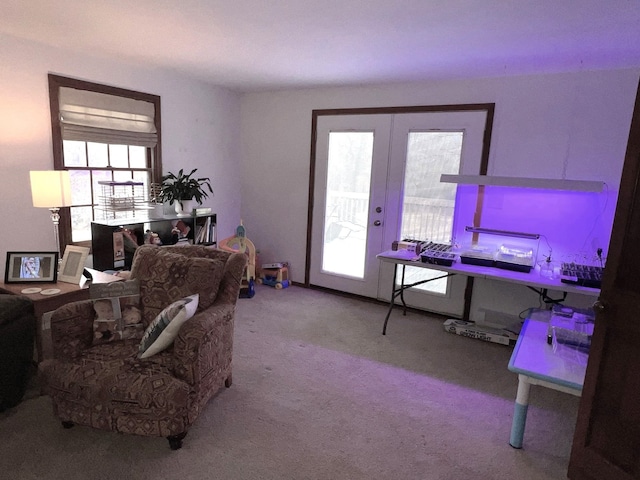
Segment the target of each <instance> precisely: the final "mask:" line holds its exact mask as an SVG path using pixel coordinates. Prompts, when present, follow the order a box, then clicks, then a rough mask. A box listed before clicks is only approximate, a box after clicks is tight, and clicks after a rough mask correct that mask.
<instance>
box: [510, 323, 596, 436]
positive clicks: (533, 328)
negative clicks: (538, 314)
mask: <svg viewBox="0 0 640 480" xmlns="http://www.w3.org/2000/svg"><path fill="white" fill-rule="evenodd" d="M543 315H547V316H548V317H547V318H545V319H542V318H536V319H534V318H527V319H526V320H525V322H524V325H523V326H522V330H521V331H520V335H519V336H518V342H517V343H516V346H515V348H514V349H513V353H512V354H511V360H510V361H509V367H508V368H509V370H510V371H512V372H514V373H517V374H518V391H517V393H516V401H515V406H514V411H513V422H512V425H511V437H510V439H509V444H510V445H511V446H512V447H513V448H522V443H523V439H524V428H525V424H526V421H527V409H528V407H529V390H530V386H531V385H539V386H541V387H546V388H551V389H553V390H558V391H560V392H564V393H569V394H571V395H576V396H578V397H579V396H581V395H582V384H583V382H584V375H585V371H586V366H584V365H579V364H576V363H573V362H570V361H569V360H567V359H565V358H563V357H562V356H561V355H558V354H556V353H554V352H553V347H552V346H551V345H549V344H548V343H547V333H548V328H549V317H550V312H549V311H545V312H543Z"/></svg>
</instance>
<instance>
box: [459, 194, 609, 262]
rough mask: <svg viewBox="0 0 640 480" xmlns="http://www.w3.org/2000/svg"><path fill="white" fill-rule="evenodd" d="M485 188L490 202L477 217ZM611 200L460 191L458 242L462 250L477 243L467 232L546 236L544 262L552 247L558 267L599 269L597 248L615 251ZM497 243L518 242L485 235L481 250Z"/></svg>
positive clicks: (542, 250)
mask: <svg viewBox="0 0 640 480" xmlns="http://www.w3.org/2000/svg"><path fill="white" fill-rule="evenodd" d="M480 188H484V197H483V200H482V201H481V210H480V211H478V212H476V207H477V204H478V202H477V199H478V193H479V190H480ZM606 198H607V194H606V193H594V192H574V191H566V190H551V189H549V190H547V189H534V188H514V187H496V186H485V187H478V186H477V185H458V190H457V195H456V208H455V218H454V242H455V243H457V244H459V245H462V246H464V245H469V244H470V243H471V240H472V234H471V233H469V232H465V227H466V226H480V227H484V228H490V229H496V230H507V231H516V232H525V233H534V234H540V235H541V236H542V238H541V240H540V242H539V253H538V262H540V261H541V260H544V257H543V256H544V255H547V254H548V252H549V246H550V247H551V249H552V258H553V260H554V261H556V262H561V261H575V262H578V263H595V262H596V260H597V257H596V250H597V248H602V249H603V251H604V252H606V251H607V249H608V246H609V237H610V234H611V225H607V224H606V223H605V222H604V221H603V218H602V213H603V211H604V209H605V203H606ZM474 218H476V219H477V220H478V221H477V224H474ZM496 242H503V243H514V240H513V239H511V238H507V237H505V238H495V237H494V238H489V236H488V235H485V234H481V235H480V236H479V241H478V245H482V244H483V243H493V244H495V243H496ZM547 242H548V245H549V246H547ZM516 243H518V242H516Z"/></svg>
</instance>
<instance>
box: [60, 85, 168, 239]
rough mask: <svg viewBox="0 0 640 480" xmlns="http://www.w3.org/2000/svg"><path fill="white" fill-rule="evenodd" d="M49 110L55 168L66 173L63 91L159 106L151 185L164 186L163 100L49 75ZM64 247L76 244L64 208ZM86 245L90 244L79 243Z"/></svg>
mask: <svg viewBox="0 0 640 480" xmlns="http://www.w3.org/2000/svg"><path fill="white" fill-rule="evenodd" d="M48 78H49V108H50V110H51V138H52V144H53V169H54V170H66V169H67V167H65V164H64V149H63V143H62V142H63V141H62V125H61V122H60V107H59V100H60V88H61V87H69V88H76V89H79V90H88V91H91V92H98V93H104V94H107V95H115V96H120V97H125V98H131V99H134V100H142V101H145V102H149V103H152V104H153V105H154V107H155V115H154V123H155V127H156V131H157V136H158V141H157V143H156V145H155V146H154V147H152V148H151V151H152V155H151V159H150V168H151V182H154V183H160V182H161V181H162V130H161V128H160V126H161V115H160V97H159V96H158V95H152V94H149V93H143V92H138V91H135V90H128V89H125V88H119V87H113V86H110V85H103V84H99V83H94V82H88V81H85V80H79V79H76V78H70V77H63V76H60V75H55V74H51V73H50V74H49V76H48ZM59 238H60V246H61V249H62V250H63V251H64V248H65V247H66V246H67V245H71V244H73V241H72V236H71V210H70V207H63V208H61V209H60V227H59ZM76 243H77V244H82V243H86V242H76Z"/></svg>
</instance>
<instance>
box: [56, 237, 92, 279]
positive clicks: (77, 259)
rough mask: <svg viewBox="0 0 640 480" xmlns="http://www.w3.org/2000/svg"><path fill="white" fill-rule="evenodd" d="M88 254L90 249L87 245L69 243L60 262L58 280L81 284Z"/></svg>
mask: <svg viewBox="0 0 640 480" xmlns="http://www.w3.org/2000/svg"><path fill="white" fill-rule="evenodd" d="M88 255H89V249H88V248H87V247H78V246H76V245H67V248H65V249H64V255H63V256H62V262H61V263H60V273H59V274H58V281H59V282H65V283H73V284H75V285H79V284H80V278H81V277H82V272H83V271H84V262H85V261H86V260H87V256H88Z"/></svg>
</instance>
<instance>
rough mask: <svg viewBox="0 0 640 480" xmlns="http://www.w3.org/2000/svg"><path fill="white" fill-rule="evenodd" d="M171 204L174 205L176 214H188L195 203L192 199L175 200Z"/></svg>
mask: <svg viewBox="0 0 640 480" xmlns="http://www.w3.org/2000/svg"><path fill="white" fill-rule="evenodd" d="M173 205H174V207H175V210H176V214H178V215H186V216H190V215H191V212H192V211H193V206H194V205H195V203H194V201H193V200H180V201H176V202H175V203H174V204H173Z"/></svg>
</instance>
